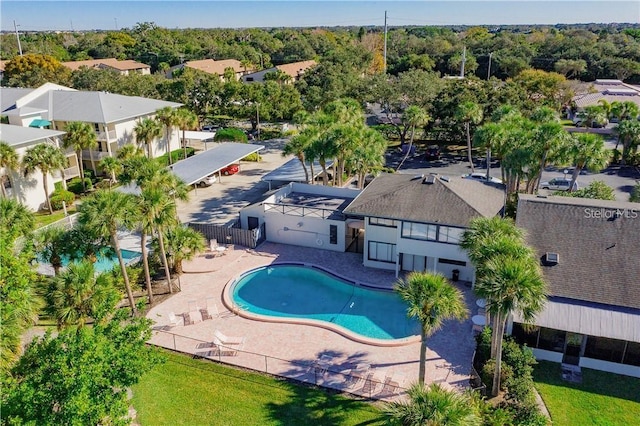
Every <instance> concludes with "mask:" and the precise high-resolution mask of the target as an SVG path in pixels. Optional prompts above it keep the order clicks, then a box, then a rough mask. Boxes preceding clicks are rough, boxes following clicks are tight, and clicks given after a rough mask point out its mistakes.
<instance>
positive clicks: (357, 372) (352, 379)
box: [347, 362, 371, 387]
mask: <svg viewBox="0 0 640 426" xmlns="http://www.w3.org/2000/svg"><path fill="white" fill-rule="evenodd" d="M369 370H371V364H368V363H366V362H363V363H360V364H357V365H356V367H355V368H352V369H351V371H350V372H349V375H348V379H347V382H348V383H347V387H351V386H354V385H356V384H357V383H358V382H359V381H360V380H362V378H363V377H364V376H366V375H367V373H368V372H369Z"/></svg>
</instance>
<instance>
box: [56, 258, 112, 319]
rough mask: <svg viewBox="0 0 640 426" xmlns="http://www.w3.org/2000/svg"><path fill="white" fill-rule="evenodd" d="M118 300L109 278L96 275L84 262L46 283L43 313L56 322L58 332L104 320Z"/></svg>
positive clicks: (88, 263) (90, 265)
mask: <svg viewBox="0 0 640 426" xmlns="http://www.w3.org/2000/svg"><path fill="white" fill-rule="evenodd" d="M120 297H121V296H120V294H119V293H118V291H117V290H116V288H115V286H114V285H113V281H112V278H111V276H110V274H99V275H96V273H95V269H94V266H93V263H92V262H91V261H89V260H83V261H81V262H80V263H71V264H70V265H69V266H68V267H67V269H65V271H64V272H63V273H62V274H60V275H59V276H57V277H55V278H53V279H52V280H51V281H50V282H49V285H48V288H47V292H46V294H45V302H46V311H47V312H48V313H49V315H51V316H52V317H53V318H55V320H56V323H57V326H58V329H61V328H64V327H69V326H77V327H83V326H84V325H85V324H86V323H87V321H88V320H91V319H95V318H103V317H104V315H103V314H104V313H105V312H107V311H108V310H109V309H111V307H113V306H115V304H116V303H117V301H118V300H119V299H120Z"/></svg>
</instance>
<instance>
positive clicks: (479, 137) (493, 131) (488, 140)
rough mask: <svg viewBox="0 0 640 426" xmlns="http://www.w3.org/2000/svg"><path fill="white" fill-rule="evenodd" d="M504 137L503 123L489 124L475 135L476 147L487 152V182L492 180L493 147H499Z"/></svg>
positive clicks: (480, 128)
mask: <svg viewBox="0 0 640 426" xmlns="http://www.w3.org/2000/svg"><path fill="white" fill-rule="evenodd" d="M503 137H504V125H503V124H501V123H487V124H485V125H484V126H482V127H479V128H478V129H477V130H476V132H475V133H474V135H473V140H474V141H475V143H476V145H478V146H480V147H484V148H485V149H486V151H487V182H490V178H491V167H490V165H491V147H493V146H497V145H498V144H499V143H500V140H502V138H503Z"/></svg>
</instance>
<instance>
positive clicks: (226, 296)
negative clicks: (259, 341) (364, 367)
mask: <svg viewBox="0 0 640 426" xmlns="http://www.w3.org/2000/svg"><path fill="white" fill-rule="evenodd" d="M285 265H292V266H306V267H309V268H313V269H318V270H320V271H322V272H324V273H326V274H329V275H332V276H334V277H336V278H338V279H341V280H343V281H346V282H348V283H351V284H352V285H354V286H356V287H364V288H368V289H370V290H377V291H386V292H392V291H393V290H390V289H388V288H384V287H378V286H374V285H369V284H366V283H362V282H358V281H354V280H352V279H350V278H347V277H344V276H342V275H340V274H338V273H336V272H334V271H331V270H330V269H327V268H324V267H322V266H319V265H316V264H313V263H308V262H274V263H271V264H269V265H266V266H260V267H257V268H251V269H247V270H246V271H243V272H241V273H239V274H237V275H236V276H235V277H233V278H232V279H230V280H229V281H227V283H226V284H225V286H224V289H223V290H222V303H224V305H225V306H226V308H227V309H229V311H231V312H233V313H234V314H236V315H238V316H240V317H243V318H246V319H250V320H254V321H262V322H274V323H284V324H296V325H308V326H312V327H319V328H324V329H326V330H329V331H333V332H335V333H337V334H340V335H341V336H343V337H346V338H347V339H350V340H353V341H354V342H358V343H363V344H365V345H371V346H381V347H393V346H407V345H411V344H414V343H417V342H420V339H421V337H420V335H419V334H417V335H413V336H409V337H403V338H401V339H375V338H373V337H365V336H362V335H360V334H357V333H355V332H352V331H351V330H348V329H346V328H344V327H342V326H340V325H337V324H333V323H329V322H326V321H321V320H314V319H304V318H294V317H275V316H267V315H260V314H255V313H253V312H248V311H246V310H244V309H242V307H240V306H238V305H236V303H235V302H234V301H233V299H232V298H231V290H232V287H233V285H235V283H237V282H238V280H240V279H241V278H242V277H244V276H245V275H246V274H248V273H250V272H252V271H256V270H259V269H265V268H268V267H272V266H285Z"/></svg>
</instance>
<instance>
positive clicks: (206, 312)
mask: <svg viewBox="0 0 640 426" xmlns="http://www.w3.org/2000/svg"><path fill="white" fill-rule="evenodd" d="M213 300H214V298H213V297H207V303H206V307H205V308H200V314H201V315H202V320H203V321H204V320H208V319H213V317H218V316H219V315H220V313H219V312H218V305H217V304H216V302H214V301H213Z"/></svg>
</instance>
